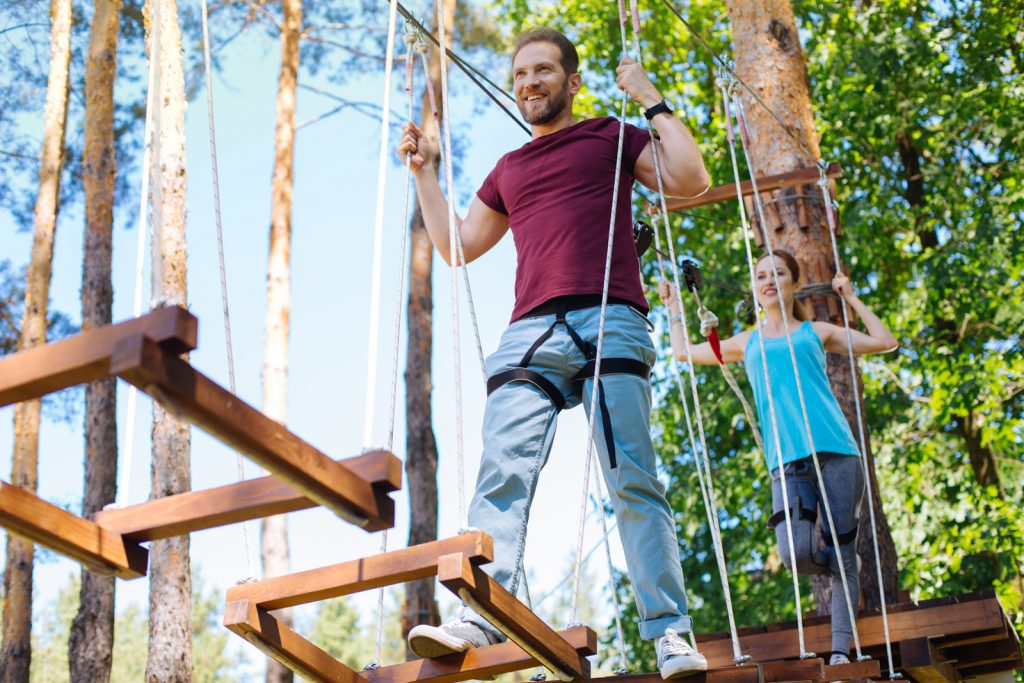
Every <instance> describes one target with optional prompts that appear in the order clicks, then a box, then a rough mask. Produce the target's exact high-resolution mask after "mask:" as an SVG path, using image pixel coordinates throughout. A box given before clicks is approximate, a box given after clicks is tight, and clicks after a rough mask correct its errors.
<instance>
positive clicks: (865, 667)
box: [825, 659, 882, 681]
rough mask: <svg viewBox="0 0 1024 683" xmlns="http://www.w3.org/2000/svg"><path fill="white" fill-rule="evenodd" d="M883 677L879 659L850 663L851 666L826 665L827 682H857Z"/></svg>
mask: <svg viewBox="0 0 1024 683" xmlns="http://www.w3.org/2000/svg"><path fill="white" fill-rule="evenodd" d="M881 675H882V665H881V664H880V663H879V661H878V660H877V659H868V660H865V661H863V662H850V663H849V664H833V665H831V666H829V665H828V664H826V665H825V680H826V681H857V680H863V679H868V678H880V677H881Z"/></svg>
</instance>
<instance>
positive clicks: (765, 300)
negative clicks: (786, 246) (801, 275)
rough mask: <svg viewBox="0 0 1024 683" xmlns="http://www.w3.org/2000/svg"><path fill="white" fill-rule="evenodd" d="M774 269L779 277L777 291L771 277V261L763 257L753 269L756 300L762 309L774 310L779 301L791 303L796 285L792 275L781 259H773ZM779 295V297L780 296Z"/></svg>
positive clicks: (773, 279)
mask: <svg viewBox="0 0 1024 683" xmlns="http://www.w3.org/2000/svg"><path fill="white" fill-rule="evenodd" d="M775 267H776V269H777V271H778V275H779V278H778V280H779V284H778V286H779V287H780V288H781V289H782V291H781V292H780V291H778V290H777V289H776V286H775V277H774V276H773V275H772V259H771V258H769V257H767V256H766V257H765V258H763V259H761V260H760V261H758V262H757V267H756V268H755V269H754V279H755V282H756V286H757V300H758V301H759V302H760V304H761V306H763V307H764V308H776V307H778V305H779V301H780V299H781V300H782V301H785V302H786V303H789V302H792V301H793V294H794V292H795V291H796V283H795V282H793V274H792V273H791V272H790V271H789V267H788V266H787V265H786V262H785V261H783V260H782V259H781V258H776V259H775ZM780 295H781V296H780Z"/></svg>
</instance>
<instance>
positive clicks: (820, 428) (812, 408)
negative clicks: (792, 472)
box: [743, 321, 859, 472]
mask: <svg viewBox="0 0 1024 683" xmlns="http://www.w3.org/2000/svg"><path fill="white" fill-rule="evenodd" d="M759 334H760V330H754V333H753V334H751V335H750V339H749V340H748V341H747V348H746V349H744V351H743V363H744V365H745V366H746V370H747V377H748V378H749V379H750V384H751V386H752V387H753V390H754V403H755V404H756V405H757V417H758V419H760V421H761V436H762V437H763V438H764V447H765V459H766V461H767V464H768V471H769V472H773V471H775V470H777V469H778V468H779V456H778V452H777V451H776V449H775V435H774V434H773V432H772V418H771V413H770V412H769V408H768V390H767V388H766V386H765V379H764V367H763V365H762V363H761V344H760V343H759V342H758V340H757V338H758V335H759ZM791 336H792V338H793V350H794V351H795V352H796V362H797V367H798V368H799V369H800V382H801V386H802V387H803V390H804V400H805V401H806V403H807V417H808V419H809V421H810V424H811V435H812V436H813V437H814V449H815V450H816V451H817V452H818V453H837V454H840V455H857V454H858V453H859V451H858V449H857V442H856V441H855V440H854V438H853V433H852V432H851V431H850V425H849V424H848V423H847V422H846V417H845V416H844V415H843V411H842V410H841V409H840V408H839V402H838V401H836V397H835V396H834V395H833V394H832V387H831V386H829V383H828V375H827V374H825V347H824V346H823V345H822V343H821V339H820V338H819V337H818V335H817V333H816V332H815V331H814V328H813V327H812V326H811V323H810V322H809V321H805V322H804V323H803V324H802V325H801V326H800V327H799V328H798V329H797V330H796V331H795V332H793V333H792V335H791ZM764 347H765V353H766V355H767V356H768V375H769V378H770V380H771V384H772V398H773V399H774V402H775V417H776V421H777V422H778V425H779V443H780V444H781V446H782V462H783V463H784V464H785V463H790V462H793V461H794V460H800V459H801V458H806V457H809V456H810V455H811V446H810V444H809V443H808V442H807V428H806V427H805V426H804V418H803V413H802V412H801V410H800V395H799V394H798V393H797V390H796V378H795V377H794V375H793V361H792V360H791V359H790V356H789V345H788V344H787V343H786V337H785V336H782V337H777V338H771V339H769V338H765V340H764Z"/></svg>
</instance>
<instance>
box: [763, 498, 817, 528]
mask: <svg viewBox="0 0 1024 683" xmlns="http://www.w3.org/2000/svg"><path fill="white" fill-rule="evenodd" d="M797 510H798V508H797V506H796V505H795V504H794V505H792V506H790V517H791V518H792V519H798V518H799V519H806V520H807V521H808V522H810V523H811V524H814V523H815V522H817V521H818V511H817V510H811V509H810V508H805V507H803V506H801V507H800V508H799V513H800V514H799V517H797ZM785 521H786V511H785V510H779V511H778V512H776V513H775V514H774V515H772V516H771V517H769V518H768V526H770V527H772V528H773V529H774V528H775V527H777V526H778V525H780V524H782V523H783V522H785Z"/></svg>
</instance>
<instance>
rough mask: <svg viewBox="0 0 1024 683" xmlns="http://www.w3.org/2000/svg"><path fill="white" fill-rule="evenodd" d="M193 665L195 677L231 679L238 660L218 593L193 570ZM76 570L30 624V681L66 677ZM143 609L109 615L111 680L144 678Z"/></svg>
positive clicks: (217, 682)
mask: <svg viewBox="0 0 1024 683" xmlns="http://www.w3.org/2000/svg"><path fill="white" fill-rule="evenodd" d="M192 587H193V593H192V669H193V680H194V681H197V683H234V681H237V680H238V678H237V675H236V673H235V672H236V670H237V666H236V665H237V664H238V662H236V661H235V660H234V659H232V658H231V657H230V656H229V653H228V652H227V651H226V648H227V644H228V633H227V631H225V630H224V628H223V626H222V625H221V623H220V619H221V614H220V611H219V610H220V607H221V605H222V604H223V595H221V594H219V593H218V592H217V591H210V592H206V591H204V588H203V584H202V579H201V577H200V576H199V574H198V572H194V573H193V579H192ZM80 590H81V578H80V575H79V574H77V573H76V574H72V575H71V576H70V577H69V579H68V582H67V584H66V585H65V586H64V587H63V588H62V589H61V590H60V592H59V593H58V594H57V597H56V598H54V600H53V601H52V602H51V603H50V604H49V605H46V606H44V607H43V608H42V609H41V610H38V611H37V614H40V615H41V618H39V619H37V620H36V621H35V622H34V623H33V629H32V669H31V680H32V683H37V682H38V683H60V682H61V681H68V680H69V673H68V637H69V636H70V629H71V620H72V619H73V618H74V616H75V613H76V612H77V611H78V595H79V592H80ZM148 631H149V627H148V623H147V619H146V615H145V614H144V613H143V612H142V610H140V609H139V608H138V607H137V606H136V605H128V606H127V607H126V608H125V609H123V610H122V611H121V613H120V614H118V615H117V616H116V617H115V620H114V653H113V663H112V665H111V672H110V680H111V683H136V682H137V681H141V680H144V679H145V672H146V656H147V642H148V639H147V633H148Z"/></svg>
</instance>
